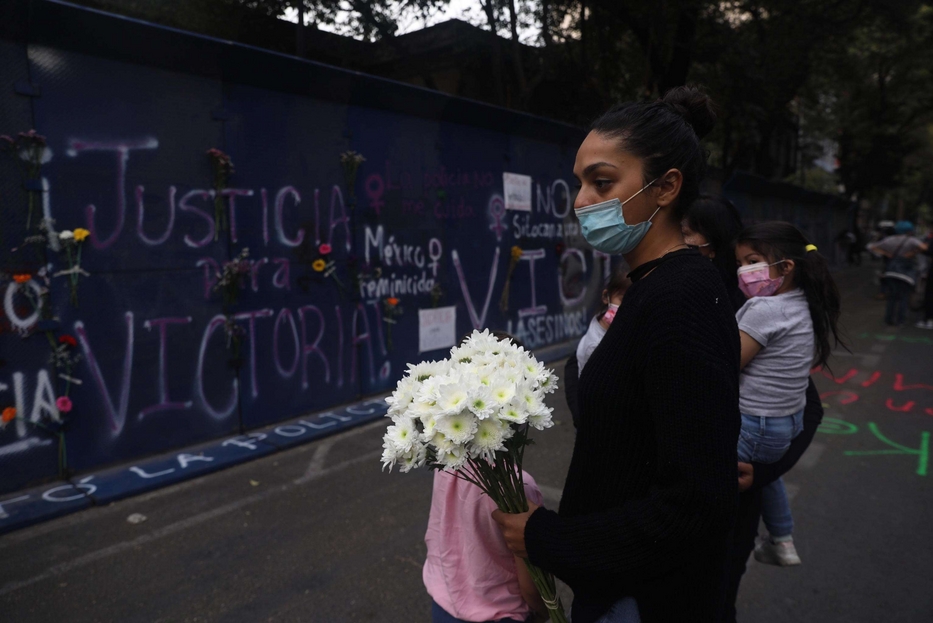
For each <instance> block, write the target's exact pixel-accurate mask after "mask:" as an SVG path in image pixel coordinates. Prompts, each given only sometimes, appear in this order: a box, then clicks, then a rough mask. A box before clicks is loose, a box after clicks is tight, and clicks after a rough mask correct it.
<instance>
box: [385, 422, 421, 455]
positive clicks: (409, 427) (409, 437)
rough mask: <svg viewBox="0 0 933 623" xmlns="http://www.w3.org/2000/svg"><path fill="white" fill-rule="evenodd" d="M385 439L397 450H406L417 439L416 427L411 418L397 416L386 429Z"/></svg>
mask: <svg viewBox="0 0 933 623" xmlns="http://www.w3.org/2000/svg"><path fill="white" fill-rule="evenodd" d="M386 439H388V440H389V441H390V442H392V444H393V445H394V446H395V447H396V448H398V449H399V450H404V451H408V450H410V449H411V447H412V445H414V444H415V443H416V442H417V441H418V428H417V427H416V426H415V421H414V420H413V419H412V418H404V417H403V418H399V419H398V420H396V421H395V424H393V425H392V426H390V427H389V428H388V429H387V430H386Z"/></svg>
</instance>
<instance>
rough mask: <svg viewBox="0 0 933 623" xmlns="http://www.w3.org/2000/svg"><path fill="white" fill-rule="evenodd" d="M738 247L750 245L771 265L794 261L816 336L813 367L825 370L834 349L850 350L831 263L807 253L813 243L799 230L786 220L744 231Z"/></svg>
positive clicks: (796, 275) (797, 277) (815, 253)
mask: <svg viewBox="0 0 933 623" xmlns="http://www.w3.org/2000/svg"><path fill="white" fill-rule="evenodd" d="M736 244H737V245H738V244H747V245H748V246H750V247H751V248H752V249H754V250H755V251H756V252H757V253H760V254H762V255H764V256H765V257H767V258H768V261H769V262H771V263H773V262H779V261H781V260H794V272H793V274H794V281H795V283H796V284H797V285H798V286H800V289H801V290H803V293H804V294H805V295H806V297H807V304H808V305H809V307H810V318H812V319H813V332H814V333H815V334H816V356H815V357H814V361H813V363H814V365H816V366H824V367H826V362H827V361H828V360H829V355H830V353H831V352H832V349H833V346H839V345H842V347H843V348H846V350H848V347H846V345H845V343H844V342H843V341H842V338H841V337H840V331H839V314H840V311H841V302H840V297H839V289H838V288H837V287H836V282H835V281H833V277H832V275H830V274H829V264H828V263H827V262H826V258H825V257H823V256H822V255H821V254H820V253H819V251H807V246H808V245H810V242H809V241H808V240H807V239H806V237H805V236H804V235H803V233H801V231H800V230H799V229H797V228H796V227H794V226H793V225H791V224H790V223H785V222H783V221H770V222H767V223H759V224H757V225H752V226H751V227H747V228H746V229H744V230H742V233H740V234H739V237H738V239H737V240H736ZM830 337H832V339H833V342H834V343H833V344H830Z"/></svg>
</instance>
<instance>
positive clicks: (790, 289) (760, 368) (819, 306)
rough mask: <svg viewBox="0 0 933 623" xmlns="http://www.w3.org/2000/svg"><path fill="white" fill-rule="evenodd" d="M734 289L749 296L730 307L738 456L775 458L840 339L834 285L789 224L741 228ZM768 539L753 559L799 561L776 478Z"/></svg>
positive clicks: (769, 489) (765, 515)
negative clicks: (737, 363) (737, 367)
mask: <svg viewBox="0 0 933 623" xmlns="http://www.w3.org/2000/svg"><path fill="white" fill-rule="evenodd" d="M735 255H736V260H737V262H738V264H739V269H738V278H739V288H740V289H741V290H742V292H743V293H744V294H745V295H746V296H747V297H748V298H749V300H748V302H747V303H745V305H743V306H742V308H741V309H739V311H738V312H737V313H736V321H737V322H738V325H739V337H740V340H741V345H742V356H741V368H742V372H741V375H740V377H739V410H740V411H741V413H742V428H741V434H740V436H739V445H738V454H739V460H740V461H743V462H753V461H754V462H758V463H774V462H776V461H778V460H780V459H781V458H782V457H783V456H784V454H785V453H786V452H787V449H788V448H789V447H790V444H791V441H792V440H793V439H794V438H795V437H796V436H797V435H799V434H800V432H801V431H802V430H803V412H804V406H805V405H806V402H807V399H806V390H807V384H808V380H809V376H810V370H811V368H813V367H814V366H825V365H826V363H827V361H828V359H829V356H830V353H831V352H832V347H833V345H839V343H840V339H839V330H838V326H837V324H838V320H839V313H840V299H839V291H838V289H837V288H836V284H835V282H834V281H833V278H832V276H831V275H830V274H829V268H828V265H827V262H826V259H825V258H824V257H823V256H822V255H820V254H819V253H818V252H817V248H816V246H815V245H812V244H810V243H809V242H808V241H807V239H806V238H805V237H804V235H803V234H802V233H801V232H800V230H798V229H797V228H796V227H794V226H793V225H791V224H790V223H783V222H769V223H761V224H758V225H753V226H752V227H749V228H747V229H745V230H744V231H743V232H742V233H741V234H740V235H739V238H738V240H737V243H736V249H735ZM761 515H762V519H763V520H764V522H765V526H766V527H767V528H768V533H769V538H768V539H763V540H761V541H760V542H759V543H758V545H757V546H756V548H755V559H756V560H758V561H759V562H766V563H770V564H777V565H781V566H787V565H798V564H800V557H799V556H798V554H797V551H796V549H795V547H794V541H793V528H794V523H793V516H792V514H791V511H790V504H789V501H788V498H787V491H786V490H785V488H784V483H783V481H782V480H781V479H778V480H775V481H774V482H772V483H771V484H769V485H767V486H766V487H765V488H764V490H763V497H762V513H761Z"/></svg>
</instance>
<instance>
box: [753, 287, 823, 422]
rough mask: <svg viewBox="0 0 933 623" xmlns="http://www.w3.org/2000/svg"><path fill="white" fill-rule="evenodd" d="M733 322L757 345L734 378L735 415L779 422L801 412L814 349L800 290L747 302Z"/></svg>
mask: <svg viewBox="0 0 933 623" xmlns="http://www.w3.org/2000/svg"><path fill="white" fill-rule="evenodd" d="M735 319H736V321H737V322H738V324H739V330H740V331H744V332H745V333H747V334H748V335H749V336H751V338H752V339H754V340H755V341H756V342H758V343H759V344H761V350H760V351H758V354H757V355H755V357H754V358H753V359H752V360H751V361H750V362H749V363H748V365H746V366H745V369H744V370H742V373H741V375H740V376H739V411H741V412H742V413H743V414H745V415H757V416H774V417H780V416H785V415H793V414H794V413H797V412H798V411H800V410H801V409H803V407H804V405H806V403H807V397H806V392H807V380H808V379H809V378H810V368H811V367H812V366H813V356H814V348H815V339H814V335H813V320H812V319H811V317H810V306H809V304H808V303H807V297H806V295H805V294H804V293H803V290H801V289H800V288H797V289H794V290H791V291H790V292H785V293H784V294H778V295H775V296H756V297H753V298H750V299H748V301H747V302H746V303H745V305H743V306H742V308H741V309H739V311H737V312H736V313H735Z"/></svg>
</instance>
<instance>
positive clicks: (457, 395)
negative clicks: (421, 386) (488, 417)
mask: <svg viewBox="0 0 933 623" xmlns="http://www.w3.org/2000/svg"><path fill="white" fill-rule="evenodd" d="M433 394H434V395H433V397H434V402H435V407H437V413H438V415H452V414H455V413H459V412H460V411H462V410H463V408H464V407H466V406H467V401H468V400H469V398H470V394H469V392H468V391H467V388H466V387H465V386H464V385H463V384H461V383H447V384H444V385H438V386H437V387H436V388H435V389H434V391H433Z"/></svg>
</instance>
